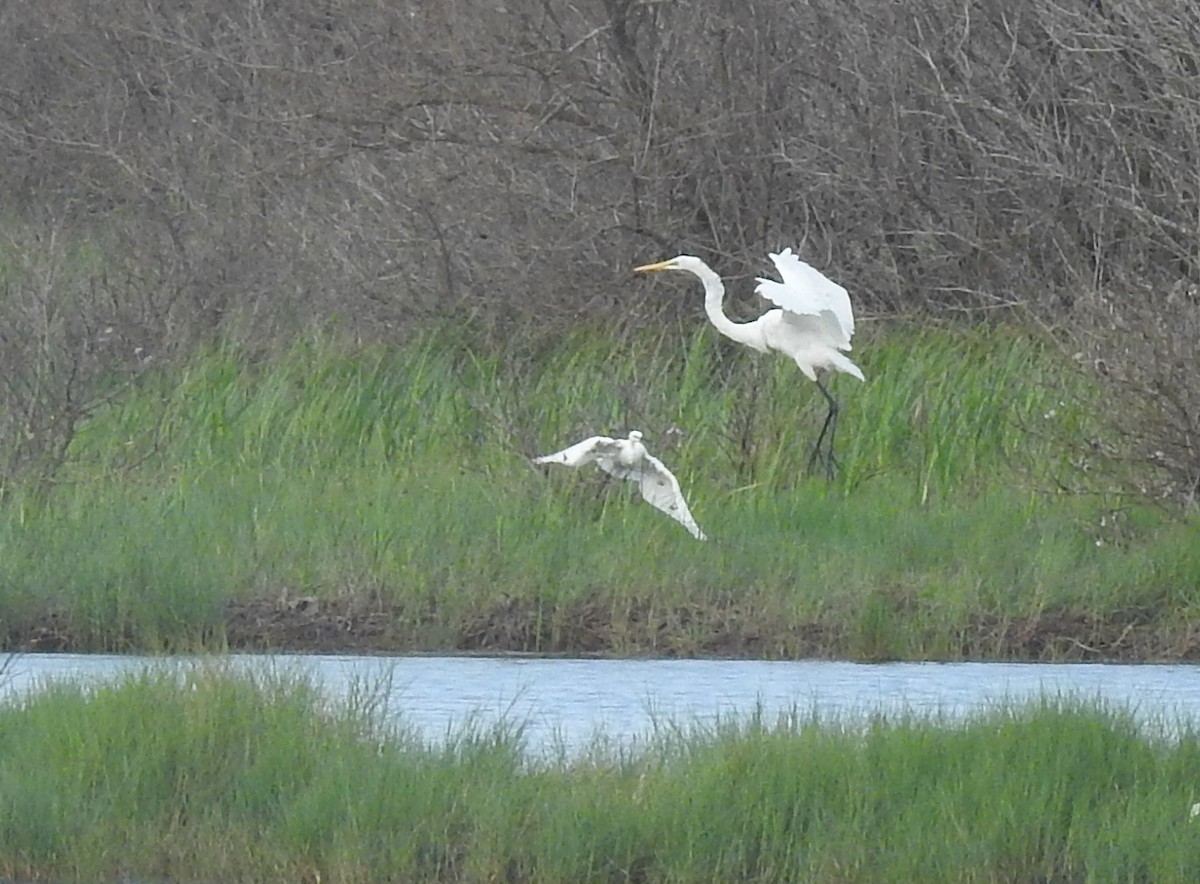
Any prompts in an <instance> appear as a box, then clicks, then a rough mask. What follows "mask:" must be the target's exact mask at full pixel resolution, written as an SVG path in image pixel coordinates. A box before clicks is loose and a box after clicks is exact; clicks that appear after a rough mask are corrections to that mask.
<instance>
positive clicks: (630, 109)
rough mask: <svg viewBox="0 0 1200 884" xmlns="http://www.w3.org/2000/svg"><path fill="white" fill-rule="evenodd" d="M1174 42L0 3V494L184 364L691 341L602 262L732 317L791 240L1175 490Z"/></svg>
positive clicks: (858, 27) (1191, 219)
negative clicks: (440, 347)
mask: <svg viewBox="0 0 1200 884" xmlns="http://www.w3.org/2000/svg"><path fill="white" fill-rule="evenodd" d="M1197 47H1200V7H1197V6H1196V5H1195V4H1194V3H1191V2H1188V0H1104V2H1103V3H1102V2H1100V0H1014V2H1009V3H1004V4H995V3H990V2H982V0H968V2H950V0H914V2H909V3H904V4H896V3H891V2H887V0H808V2H785V0H691V2H682V0H681V2H651V0H575V2H569V3H568V2H558V0H446V2H438V3H429V2H424V0H388V2H383V0H376V2H365V0H353V2H352V0H325V2H319V3H307V4H291V3H279V2H273V0H250V2H239V3H231V2H228V0H206V2H201V3H173V2H151V3H146V2H143V0H136V2H135V0H105V2H95V0H47V2H41V3H32V4H6V5H4V6H3V7H0V156H2V157H3V162H2V163H0V192H2V193H3V195H4V197H3V200H2V205H3V207H4V208H3V217H2V218H0V235H2V237H3V242H2V244H0V281H2V284H3V288H2V289H0V292H2V295H0V378H3V380H2V382H0V482H8V481H10V480H11V479H12V478H13V477H14V476H17V475H20V474H22V473H23V472H26V471H30V470H35V471H37V472H40V473H41V474H43V475H44V474H47V473H49V472H50V471H52V470H53V469H54V467H55V466H56V464H58V463H59V462H60V461H61V460H62V459H63V458H64V457H65V453H66V451H67V445H68V443H69V442H70V440H71V438H72V436H73V435H74V432H75V430H76V428H77V427H78V426H79V424H80V421H81V420H82V419H83V418H84V417H86V416H87V415H88V414H89V413H90V412H91V411H92V410H93V409H94V408H95V407H96V405H97V404H98V403H100V402H103V401H105V400H106V399H107V398H108V397H112V396H114V395H116V394H118V393H119V392H120V391H121V390H122V389H123V385H126V384H128V383H132V382H134V381H135V380H136V378H137V376H138V373H139V372H140V371H141V370H142V369H143V368H144V366H146V365H147V364H148V363H150V362H153V361H157V364H161V363H162V362H163V361H164V360H171V359H175V358H177V357H178V356H179V355H180V354H185V353H189V352H191V351H192V350H193V348H194V347H195V346H196V345H197V344H198V343H202V342H205V343H206V342H210V341H212V340H214V339H218V338H227V337H233V338H235V339H238V340H241V341H243V342H247V343H249V344H251V345H257V344H258V343H260V342H269V341H274V340H279V339H281V338H282V339H285V340H286V339H287V338H289V337H290V336H292V335H293V334H295V333H296V332H297V330H299V329H304V328H308V327H311V325H312V324H313V323H318V324H321V325H322V326H325V327H333V328H336V329H339V330H341V331H345V332H349V333H352V334H355V335H359V336H361V337H362V338H364V339H372V340H383V341H391V340H397V339H400V338H402V337H404V336H407V335H410V334H411V333H413V332H414V331H417V330H420V329H422V328H425V327H427V326H429V325H431V324H440V323H443V322H445V321H446V320H448V319H452V320H454V321H456V322H463V323H464V324H465V325H466V327H467V328H468V329H469V331H468V332H465V333H466V334H469V335H470V336H471V337H472V339H473V340H476V341H479V342H487V341H493V342H494V341H499V340H509V341H512V340H530V341H532V340H534V339H536V338H537V337H539V336H543V335H547V334H557V333H558V332H561V331H563V330H565V329H568V328H572V327H576V326H578V325H580V324H583V323H586V322H588V321H591V320H597V321H603V322H606V323H610V324H611V323H624V324H628V326H629V327H631V328H637V327H639V326H644V325H646V324H649V323H654V322H659V321H661V320H663V319H664V318H686V319H688V320H689V324H690V323H692V322H694V321H698V311H699V299H698V298H697V297H694V294H695V293H693V292H690V291H688V293H687V296H684V294H682V291H683V290H682V288H681V287H680V286H672V285H661V284H659V285H651V284H647V283H644V282H641V283H639V282H635V281H634V280H633V279H632V278H631V277H630V275H629V268H630V266H632V264H634V263H636V262H640V261H643V260H649V259H656V258H660V257H666V256H669V255H672V254H675V253H678V252H684V251H686V252H691V253H694V254H698V255H700V256H702V257H703V258H705V259H706V260H707V261H709V262H710V263H711V264H713V265H714V266H715V267H716V268H717V269H718V270H719V271H720V272H721V273H722V274H723V275H725V276H727V277H731V278H733V279H734V281H735V282H734V285H733V290H734V294H733V302H734V303H733V305H732V307H731V312H734V313H738V312H739V311H741V312H743V315H745V312H746V311H747V310H748V309H749V308H750V306H751V305H750V304H749V303H748V301H749V292H750V289H751V287H750V285H749V284H748V282H749V279H750V278H751V277H753V276H754V275H755V274H757V273H761V272H762V271H763V270H765V269H766V267H765V261H764V258H765V252H766V251H767V250H768V249H775V248H778V247H781V246H785V245H793V246H796V247H798V248H799V249H800V251H801V254H803V256H804V257H805V258H806V259H807V260H809V261H810V262H812V263H814V264H816V265H818V266H819V267H821V268H822V269H824V270H825V271H826V272H828V273H829V274H830V275H831V276H833V277H835V278H837V279H839V280H840V281H842V282H843V283H844V284H845V285H846V286H847V287H848V288H849V289H850V290H851V291H852V293H853V295H854V297H855V299H856V302H857V304H858V305H859V309H860V312H862V313H863V314H865V315H868V316H869V315H876V316H885V315H891V314H896V313H904V314H912V313H915V312H923V313H926V314H929V315H936V316H942V317H944V316H947V315H949V316H954V317H958V316H960V315H961V316H962V317H963V319H964V321H974V322H981V321H995V320H996V319H997V318H1000V317H1003V318H1010V317H1011V315H1012V314H1014V313H1015V314H1018V318H1019V319H1021V321H1024V322H1028V323H1031V324H1034V325H1039V326H1042V327H1044V328H1045V329H1047V330H1049V332H1051V333H1052V334H1054V335H1055V336H1056V337H1057V338H1058V339H1059V340H1060V341H1061V342H1062V344H1063V346H1064V347H1066V348H1067V351H1068V353H1070V354H1072V355H1075V356H1076V357H1077V359H1078V362H1079V364H1080V366H1081V368H1082V369H1083V370H1086V371H1095V372H1097V373H1098V374H1100V375H1101V377H1102V378H1103V379H1104V380H1105V381H1106V382H1107V383H1110V384H1111V391H1110V394H1111V397H1112V399H1111V401H1112V404H1113V409H1112V411H1113V416H1114V420H1116V421H1117V423H1118V425H1119V426H1120V427H1122V428H1123V430H1124V432H1123V438H1122V439H1121V442H1120V444H1117V445H1113V446H1112V450H1111V451H1110V452H1109V453H1111V454H1113V455H1120V456H1133V457H1136V458H1138V459H1140V460H1141V461H1142V462H1144V463H1148V464H1151V465H1154V466H1155V467H1156V469H1157V470H1158V475H1159V476H1160V477H1161V482H1160V483H1159V485H1158V486H1157V487H1156V489H1155V490H1158V491H1160V492H1165V493H1168V494H1172V495H1176V496H1178V497H1182V498H1183V499H1189V498H1190V499H1194V498H1195V494H1196V487H1197V482H1198V481H1200V453H1198V452H1197V450H1196V444H1197V443H1196V439H1197V437H1198V435H1200V368H1198V367H1197V365H1198V363H1197V360H1196V359H1195V356H1196V352H1195V350H1196V347H1195V341H1196V339H1197V334H1198V332H1200V318H1198V316H1200V306H1198V303H1197V301H1198V297H1197V285H1198V283H1200V236H1198V230H1200V200H1198V198H1197V197H1198V194H1200V76H1197V73H1198V69H1200V49H1198V48H1197ZM739 281H740V282H741V283H742V284H741V285H738V284H737V283H738V282H739ZM742 299H746V301H747V303H739V302H740V301H742ZM500 335H503V336H504V337H503V338H501V337H500Z"/></svg>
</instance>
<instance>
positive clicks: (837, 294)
mask: <svg viewBox="0 0 1200 884" xmlns="http://www.w3.org/2000/svg"><path fill="white" fill-rule="evenodd" d="M771 261H772V262H774V264H775V269H776V270H778V271H779V277H780V278H779V280H774V279H765V278H763V277H759V279H758V287H757V289H755V291H757V292H758V293H759V294H760V295H762V296H763V297H764V298H766V299H767V300H768V301H770V302H771V303H773V304H775V305H776V308H775V309H774V310H768V311H767V312H766V313H764V314H763V315H762V316H760V317H758V319H754V320H751V321H750V322H734V321H733V320H731V319H730V318H729V317H728V316H726V315H725V309H724V306H723V304H722V302H723V300H724V298H725V285H724V283H722V282H721V277H719V276H717V274H716V273H715V272H714V271H713V269H712V268H711V267H709V266H708V265H707V264H705V263H704V262H703V261H701V260H700V259H699V258H697V257H694V256H693V255H679V256H677V257H675V258H670V259H669V260H666V261H659V262H658V263H657V264H645V265H643V266H641V267H635V268H634V272H635V273H648V272H654V271H659V270H682V271H686V272H688V273H691V274H693V275H694V276H697V277H699V279H700V282H702V283H703V284H704V312H705V313H706V314H707V315H708V319H709V322H711V323H712V324H713V326H714V327H715V328H716V329H717V331H719V332H720V333H721V334H723V335H725V336H726V337H728V338H732V339H733V340H735V341H737V342H738V343H741V344H745V345H746V346H747V347H752V348H753V349H755V350H758V351H759V352H760V353H769V352H770V351H772V350H775V351H776V352H779V353H782V354H783V355H785V356H788V357H789V358H791V360H792V361H793V362H795V363H796V366H797V367H798V368H799V369H800V371H802V372H803V373H804V376H805V377H807V378H808V379H809V380H811V381H813V382H815V383H816V385H817V388H818V389H819V390H820V391H821V394H822V395H823V396H824V397H825V401H826V402H827V403H828V404H829V413H828V414H827V415H826V417H825V424H824V426H822V427H821V435H820V436H818V437H817V444H816V445H815V446H814V447H813V452H812V456H811V457H810V458H809V469H810V470H811V469H812V467H813V464H815V463H816V462H817V461H818V460H819V459H823V460H824V463H825V468H826V472H827V473H828V474H829V475H830V477H832V475H833V472H834V468H835V467H836V465H837V461H836V459H835V458H834V456H833V436H834V433H835V432H836V430H837V414H838V404H837V400H835V399H834V398H833V396H832V395H831V394H830V393H829V391H828V390H827V389H826V388H825V385H824V384H822V383H821V380H820V377H819V376H818V372H821V371H836V372H841V373H843V374H848V375H850V376H852V377H856V378H858V379H859V380H860V381H861V380H864V377H863V373H862V369H860V368H859V367H858V366H857V365H855V364H854V363H853V362H851V361H850V358H849V357H847V356H846V355H845V354H844V353H843V352H842V351H849V350H850V349H851V346H850V338H851V337H852V336H853V335H854V310H853V308H852V307H851V306H850V295H849V294H848V293H847V292H846V290H845V289H844V288H842V287H841V286H840V285H838V284H837V283H836V282H834V281H833V280H831V279H829V278H827V277H826V276H825V274H823V273H821V271H819V270H817V269H816V268H815V267H810V266H809V265H808V264H805V263H804V262H803V261H801V260H800V259H799V258H798V257H796V255H795V254H793V252H792V250H791V249H784V250H783V251H782V252H780V253H779V254H777V255H776V254H773V255H771ZM826 438H828V440H829V444H828V449H827V451H826V452H825V453H824V455H822V451H821V445H822V442H823V441H824V440H825V439H826Z"/></svg>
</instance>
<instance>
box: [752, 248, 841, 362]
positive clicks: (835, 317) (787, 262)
mask: <svg viewBox="0 0 1200 884" xmlns="http://www.w3.org/2000/svg"><path fill="white" fill-rule="evenodd" d="M771 260H772V261H773V262H774V263H775V268H776V269H777V270H778V271H779V276H780V278H781V279H782V280H783V281H782V282H777V281H776V280H774V279H763V278H762V277H761V276H760V277H759V278H758V287H757V288H756V289H755V291H756V292H758V293H759V294H760V295H762V296H763V297H764V298H766V299H767V300H768V301H771V302H772V303H774V304H777V305H778V306H780V307H782V308H783V309H784V310H786V311H787V312H788V313H793V314H797V316H803V317H809V316H811V317H814V319H813V320H808V322H806V323H804V324H805V325H810V324H812V323H813V322H814V321H815V323H817V324H818V326H817V328H816V329H815V330H818V331H822V332H825V333H827V334H828V335H829V340H830V342H831V343H832V344H833V346H835V347H837V348H838V349H839V350H849V349H850V337H851V336H852V335H853V334H854V310H853V309H852V308H851V306H850V294H849V293H848V292H847V291H846V290H845V289H844V288H842V287H841V286H840V285H838V284H837V283H836V282H834V281H833V280H832V279H829V278H828V277H827V276H825V274H823V273H822V272H821V271H820V270H817V269H816V268H815V267H810V266H809V265H808V264H805V263H804V262H803V261H801V260H800V259H799V258H797V257H796V256H795V255H794V254H792V250H791V249H784V250H783V251H782V252H780V253H779V254H778V255H774V254H773V255H771ZM788 319H789V321H790V322H794V321H795V319H794V318H793V317H789V318H788Z"/></svg>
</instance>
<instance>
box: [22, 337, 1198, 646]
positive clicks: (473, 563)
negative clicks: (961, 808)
mask: <svg viewBox="0 0 1200 884" xmlns="http://www.w3.org/2000/svg"><path fill="white" fill-rule="evenodd" d="M862 338H863V340H862V342H861V343H860V344H859V346H858V348H857V349H856V355H857V357H858V358H859V360H860V362H861V363H862V365H863V366H864V370H865V371H866V373H867V375H868V382H867V383H866V384H858V383H857V382H855V381H853V380H852V379H846V378H839V379H838V381H837V384H836V388H835V389H836V392H837V395H838V396H839V397H840V399H841V400H842V402H843V412H842V418H841V424H840V431H839V443H838V447H839V458H840V461H841V464H842V471H841V474H840V477H839V479H838V481H837V482H836V483H833V484H829V483H826V482H825V481H823V480H820V479H809V478H807V477H806V476H805V474H804V471H805V465H806V461H807V457H808V451H809V446H810V445H811V443H812V441H813V438H814V436H815V433H816V431H817V429H818V428H819V425H820V420H821V418H822V417H823V406H822V404H821V401H820V397H819V395H818V394H817V393H816V391H815V389H814V387H813V385H812V384H811V383H809V382H807V381H806V380H804V379H803V378H802V377H800V375H799V373H798V372H797V371H796V370H795V368H794V366H791V365H789V364H787V363H786V362H784V361H782V360H778V359H765V358H756V357H755V355H754V354H750V353H746V352H744V351H742V350H738V349H726V348H725V347H724V345H723V344H722V342H720V341H719V340H717V338H716V336H715V335H714V334H712V333H711V332H709V331H708V330H707V329H702V330H700V331H698V332H696V333H695V334H692V335H691V336H687V335H683V334H682V333H675V334H672V335H666V334H664V336H663V337H662V338H661V339H641V340H632V339H621V338H613V337H612V336H604V335H601V334H598V333H597V334H591V335H587V334H580V335H579V336H578V337H577V338H574V339H569V340H566V341H557V342H555V343H554V344H553V345H552V346H551V345H546V346H545V347H544V348H543V349H541V350H536V351H535V350H533V349H519V348H513V349H510V350H508V351H506V352H503V353H495V354H493V355H492V356H487V355H486V354H485V355H480V354H479V352H478V351H476V352H470V351H467V350H465V349H459V348H457V347H456V346H454V345H453V344H448V343H447V342H448V341H449V340H450V339H449V338H447V337H445V336H436V335H435V336H431V337H429V338H426V339H423V340H419V341H414V342H413V343H411V344H410V345H408V346H407V347H404V348H400V349H396V350H387V349H383V348H347V347H345V346H339V345H337V344H335V343H333V342H329V341H320V340H312V341H308V342H305V343H303V344H300V345H297V346H296V347H294V348H293V349H291V350H288V351H286V352H276V353H248V352H245V351H241V350H238V349H236V348H233V347H230V348H225V349H220V350H217V351H213V352H208V353H205V354H202V355H200V356H197V357H196V358H195V359H194V360H193V361H192V362H191V363H189V364H188V365H187V366H186V367H185V369H183V370H177V371H171V372H161V373H159V372H148V373H147V374H145V375H144V376H143V377H142V379H141V382H140V384H139V385H138V386H137V387H136V388H135V389H133V390H131V391H130V392H129V393H128V394H126V395H124V396H122V397H120V398H118V399H115V400H114V401H113V402H112V403H111V404H110V406H108V407H107V409H106V410H105V411H103V412H101V413H98V414H97V415H96V416H95V418H94V419H93V420H92V421H91V422H90V423H89V424H88V425H86V426H85V427H84V428H83V429H82V431H81V433H80V434H79V436H78V437H77V438H76V439H75V440H74V442H73V445H72V448H71V450H70V458H69V462H68V464H67V466H66V467H65V468H64V469H63V470H62V471H61V472H60V474H59V475H58V478H57V481H56V482H55V483H54V484H53V485H52V486H51V487H50V488H48V489H46V488H39V489H31V488H22V487H15V488H13V487H10V488H8V489H7V490H6V496H5V500H4V505H3V507H2V508H0V548H2V549H3V550H4V554H3V556H2V557H0V585H2V586H3V587H4V592H3V593H2V594H0V627H2V632H3V635H4V636H5V638H6V641H7V642H8V643H9V644H10V645H20V644H22V643H26V642H30V641H37V642H43V643H44V644H45V645H46V646H57V647H61V646H68V647H73V648H80V649H101V648H103V649H134V648H149V649H187V648H192V647H197V646H221V645H222V644H223V643H224V642H225V641H226V640H230V641H234V642H235V643H239V644H274V645H276V646H279V645H286V646H290V647H301V648H303V647H327V646H328V647H347V648H355V647H358V648H366V647H370V648H378V649H403V648H423V649H449V648H475V649H489V648H490V649H521V650H541V651H567V652H580V651H597V650H598V651H606V652H615V653H679V654H692V653H722V654H754V655H767V656H794V655H803V654H815V655H837V656H850V657H858V658H888V657H895V658H917V657H920V658H955V657H962V656H968V657H1024V658H1035V659H1063V658H1072V657H1080V656H1085V657H1086V656H1095V655H1108V656H1126V657H1181V656H1184V657H1186V656H1193V655H1195V654H1196V653H1197V652H1198V649H1200V646H1198V643H1197V640H1196V639H1195V638H1194V636H1193V632H1194V626H1193V624H1194V623H1196V622H1197V619H1198V617H1197V614H1198V613H1200V606H1198V600H1200V594H1198V592H1197V587H1198V586H1200V544H1198V543H1196V525H1195V524H1194V521H1193V522H1188V521H1187V520H1185V519H1181V518H1179V517H1177V516H1174V515H1172V514H1170V513H1168V512H1166V511H1164V510H1159V509H1155V508H1152V507H1149V506H1138V505H1134V504H1129V503H1126V502H1124V501H1123V500H1122V499H1121V498H1120V497H1119V496H1116V495H1107V494H1103V493H1089V494H1073V493H1062V492H1061V491H1060V489H1061V488H1063V487H1067V488H1072V487H1076V486H1080V485H1081V484H1082V483H1084V482H1086V487H1087V488H1088V489H1090V490H1091V491H1104V490H1105V489H1106V488H1110V487H1111V488H1116V487H1118V485H1119V480H1120V479H1123V478H1125V477H1118V476H1110V477H1105V476H1103V475H1102V474H1100V473H1098V472H1097V469H1098V465H1097V464H1090V463H1086V462H1085V460H1086V458H1087V456H1088V455H1087V451H1088V445H1087V440H1089V439H1094V438H1102V437H1103V433H1104V425H1103V414H1102V413H1101V406H1100V405H1098V404H1097V403H1095V402H1093V400H1092V394H1091V392H1090V391H1089V390H1088V389H1087V387H1086V386H1085V385H1084V384H1083V383H1082V382H1081V381H1080V380H1079V378H1078V376H1077V375H1076V374H1075V373H1074V371H1073V369H1072V367H1071V366H1070V365H1068V364H1064V362H1063V361H1062V358H1061V355H1060V354H1058V353H1057V352H1056V351H1054V349H1053V348H1051V347H1047V346H1045V345H1043V344H1041V343H1039V342H1038V341H1037V340H1035V339H1033V338H1030V337H1029V336H1025V335H1021V334H1017V333H1013V332H1006V331H1003V330H1001V331H991V332H988V333H983V332H965V331H962V330H954V329H940V330H939V329H932V330H930V329H918V328H916V327H908V326H903V325H897V326H893V327H891V328H889V329H887V330H886V331H881V330H875V331H874V332H872V331H870V330H869V331H868V332H866V333H865V334H863V335H862ZM859 351H861V353H860V352H859ZM635 427H636V428H640V429H642V430H644V431H645V432H646V433H647V436H648V439H649V440H650V442H651V450H652V451H655V452H656V453H658V454H660V456H661V457H662V458H663V460H664V461H665V462H666V463H667V464H668V465H669V466H671V467H672V468H673V469H674V470H675V471H676V473H677V475H678V476H679V478H680V481H681V483H682V485H683V487H684V489H685V492H686V494H687V496H688V498H689V501H690V503H691V506H692V510H693V512H694V514H695V516H696V518H697V520H698V521H699V523H700V524H701V526H702V527H703V528H704V529H705V531H706V532H707V533H708V534H709V535H710V536H711V537H712V538H713V540H712V542H710V543H697V542H695V541H693V540H692V539H691V538H690V537H688V536H687V534H686V533H685V532H683V530H682V529H681V528H680V527H679V526H678V525H676V524H675V523H673V522H671V521H670V520H668V519H666V518H664V517H663V516H662V515H661V514H659V513H657V512H655V511H654V510H653V509H651V508H650V507H648V506H646V505H645V504H644V503H642V502H641V501H640V500H639V499H637V498H636V492H635V491H634V490H633V489H632V488H630V487H622V486H621V484H620V483H616V482H613V481H606V480H605V479H604V477H602V476H601V475H599V474H598V473H596V472H595V471H587V472H580V473H573V472H570V471H567V470H554V469H547V470H545V471H542V470H540V469H535V468H533V467H532V466H530V464H529V462H528V457H529V456H530V455H533V454H536V453H543V452H545V451H548V450H553V449H555V448H558V447H561V446H562V445H564V444H566V443H569V442H572V441H575V440H577V439H580V438H583V437H584V436H586V435H589V434H591V433H594V432H606V433H608V432H611V433H618V432H623V431H625V430H626V429H629V428H635ZM675 429H677V430H679V431H681V432H674V430H675ZM1085 470H1087V472H1085ZM624 484H625V485H628V483H624Z"/></svg>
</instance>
